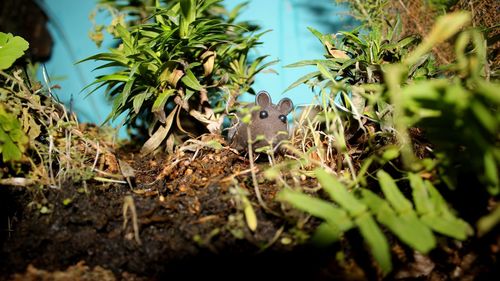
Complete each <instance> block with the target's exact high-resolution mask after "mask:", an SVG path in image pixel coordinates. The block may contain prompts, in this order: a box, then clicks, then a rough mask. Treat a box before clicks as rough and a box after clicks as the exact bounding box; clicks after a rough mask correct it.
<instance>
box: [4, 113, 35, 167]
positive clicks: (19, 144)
mask: <svg viewBox="0 0 500 281" xmlns="http://www.w3.org/2000/svg"><path fill="white" fill-rule="evenodd" d="M27 145H28V137H27V136H26V134H25V133H24V132H23V130H22V129H21V124H20V123H19V120H17V117H16V115H14V114H10V113H7V112H6V111H5V108H4V106H3V105H1V104H0V154H1V155H2V161H3V163H8V162H11V161H19V160H21V157H22V155H23V153H24V151H25V150H26V147H27Z"/></svg>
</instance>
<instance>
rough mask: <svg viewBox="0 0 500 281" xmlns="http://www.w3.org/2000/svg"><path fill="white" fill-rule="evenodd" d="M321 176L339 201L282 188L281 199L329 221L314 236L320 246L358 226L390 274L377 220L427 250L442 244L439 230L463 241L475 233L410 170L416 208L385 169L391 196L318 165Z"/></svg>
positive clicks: (381, 177) (383, 182) (383, 179)
mask: <svg viewBox="0 0 500 281" xmlns="http://www.w3.org/2000/svg"><path fill="white" fill-rule="evenodd" d="M315 176H316V177H317V179H318V181H319V182H320V183H321V186H322V188H323V189H324V190H325V191H326V193H327V194H328V195H329V197H330V199H331V200H332V201H333V202H334V203H332V202H328V201H326V200H323V199H319V198H314V197H310V196H308V195H305V194H303V193H302V192H300V191H294V190H291V189H284V190H282V191H281V192H280V194H279V196H278V199H280V200H282V201H285V202H288V203H290V204H292V206H294V207H296V208H298V209H300V210H303V211H305V212H308V213H310V214H311V215H313V216H316V217H318V218H321V219H323V220H324V222H323V223H322V224H321V225H320V226H319V227H318V229H317V231H316V234H315V236H314V237H313V239H314V240H316V241H317V242H318V243H320V244H328V243H333V242H335V241H337V240H339V239H340V238H341V235H342V233H344V232H346V231H349V230H350V229H353V228H358V229H359V231H360V233H361V235H362V236H363V238H364V239H365V241H366V242H367V244H368V245H369V247H370V249H371V252H372V254H373V257H374V258H375V259H376V260H377V262H378V263H379V264H380V266H381V268H382V271H383V272H384V273H385V274H386V273H388V272H389V271H391V269H392V263H391V258H390V250H389V249H390V247H389V243H388V242H387V239H386V238H385V235H384V234H383V232H382V230H381V228H380V227H379V226H378V224H377V223H376V221H378V223H379V224H382V225H384V226H385V227H387V228H388V229H389V230H390V231H391V232H392V233H394V234H395V235H396V236H397V237H398V238H399V239H400V240H401V241H402V242H404V243H406V244H407V245H409V246H411V247H412V248H414V249H415V250H417V251H419V252H421V253H423V254H425V253H428V252H429V251H430V250H432V249H433V248H434V247H435V246H436V238H435V236H434V234H433V232H437V233H440V234H443V235H446V236H449V237H452V238H455V239H459V240H464V239H466V238H467V237H468V236H469V235H471V234H472V228H471V227H470V226H469V225H468V224H467V223H466V222H465V221H463V220H461V219H458V218H457V217H455V216H454V215H453V214H452V212H451V211H450V209H449V207H448V206H447V203H446V201H445V200H443V197H442V196H441V195H440V194H439V192H438V191H437V189H436V188H435V187H434V186H433V185H432V183H431V182H430V181H427V180H423V179H422V178H421V177H420V176H418V175H416V174H413V173H408V174H407V176H408V178H409V184H410V186H411V188H412V190H413V202H414V205H415V206H413V204H412V203H411V201H410V200H408V199H406V197H405V196H404V195H403V194H402V193H401V191H400V189H399V187H398V186H397V185H396V183H395V181H394V179H392V178H391V176H389V175H388V174H387V173H386V172H384V171H382V170H380V171H379V172H378V173H377V178H378V181H379V183H380V188H381V190H382V193H383V194H384V196H385V199H382V198H381V197H379V196H378V195H376V194H375V193H374V192H373V191H371V190H370V189H368V188H362V189H359V190H357V192H356V193H351V192H349V189H348V188H347V187H346V186H345V185H344V184H342V183H341V182H340V181H339V180H337V179H336V178H335V177H333V176H331V175H330V174H328V173H327V172H325V171H324V170H323V169H317V170H316V171H315Z"/></svg>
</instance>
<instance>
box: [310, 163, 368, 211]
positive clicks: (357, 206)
mask: <svg viewBox="0 0 500 281" xmlns="http://www.w3.org/2000/svg"><path fill="white" fill-rule="evenodd" d="M315 174H316V177H317V178H318V181H319V182H320V183H321V186H322V187H323V189H324V190H325V191H326V192H327V193H328V195H329V196H330V198H332V200H333V201H335V202H337V203H339V205H340V206H342V207H343V208H345V209H346V210H348V211H349V213H350V214H351V215H352V216H353V217H356V216H358V215H360V214H362V213H363V212H365V211H366V210H367V207H366V206H365V205H364V204H363V203H361V202H360V201H359V200H358V199H356V198H355V197H354V195H353V194H352V193H350V192H348V191H347V188H346V187H345V186H344V185H343V184H341V183H340V182H339V181H338V180H337V179H336V178H335V177H333V176H332V175H330V174H328V173H327V172H326V171H325V170H323V169H316V170H315Z"/></svg>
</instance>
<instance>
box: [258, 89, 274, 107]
mask: <svg viewBox="0 0 500 281" xmlns="http://www.w3.org/2000/svg"><path fill="white" fill-rule="evenodd" d="M255 103H256V104H257V105H258V106H260V107H262V108H264V107H268V106H270V105H271V103H272V101H271V96H270V95H269V93H268V92H266V91H260V92H259V93H258V94H257V96H256V97H255Z"/></svg>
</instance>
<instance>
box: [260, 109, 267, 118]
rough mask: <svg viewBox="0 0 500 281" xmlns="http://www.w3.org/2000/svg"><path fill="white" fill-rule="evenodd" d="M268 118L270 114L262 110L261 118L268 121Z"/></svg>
mask: <svg viewBox="0 0 500 281" xmlns="http://www.w3.org/2000/svg"><path fill="white" fill-rule="evenodd" d="M267 116H268V114H267V111H265V110H262V111H261V112H260V113H259V117H260V119H266V118H267Z"/></svg>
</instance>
